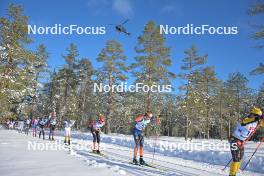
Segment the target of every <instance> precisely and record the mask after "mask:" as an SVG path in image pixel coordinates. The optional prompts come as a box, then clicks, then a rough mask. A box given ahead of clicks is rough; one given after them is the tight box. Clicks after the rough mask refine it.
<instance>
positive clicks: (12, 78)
mask: <svg viewBox="0 0 264 176" xmlns="http://www.w3.org/2000/svg"><path fill="white" fill-rule="evenodd" d="M27 24H28V17H27V16H25V15H24V14H23V8H22V7H21V6H16V5H14V4H11V5H10V6H9V8H8V9H7V16H6V17H5V16H4V17H1V18H0V50H1V58H0V59H1V60H0V76H1V79H0V90H1V93H0V98H1V99H0V102H1V105H2V104H3V105H6V106H5V107H6V108H7V109H6V110H7V111H9V112H10V111H13V112H14V113H16V114H17V115H19V114H21V113H23V112H24V110H25V105H26V104H27V102H28V101H27V100H29V99H32V97H33V96H34V90H33V89H32V88H31V87H30V84H31V83H32V82H34V81H35V80H34V72H35V70H34V67H32V66H33V65H34V62H35V59H36V56H35V54H34V53H33V52H32V51H29V50H28V49H26V45H27V44H29V43H30V42H31V39H30V37H29V36H28V33H27ZM29 101H31V100H29ZM7 102H8V103H7Z"/></svg>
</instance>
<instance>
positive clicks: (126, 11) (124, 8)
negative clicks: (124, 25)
mask: <svg viewBox="0 0 264 176" xmlns="http://www.w3.org/2000/svg"><path fill="white" fill-rule="evenodd" d="M112 8H113V10H114V11H116V12H117V13H119V14H121V15H122V16H124V17H131V16H133V15H134V10H133V6H132V4H131V2H130V0H113V4H112Z"/></svg>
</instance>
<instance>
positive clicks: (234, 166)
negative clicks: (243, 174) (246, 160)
mask: <svg viewBox="0 0 264 176" xmlns="http://www.w3.org/2000/svg"><path fill="white" fill-rule="evenodd" d="M242 148H243V147H242ZM242 148H241V147H240V146H239V145H238V140H237V139H233V140H232V141H231V154H232V158H233V162H232V163H231V165H230V170H229V176H235V175H236V173H237V171H238V169H239V167H240V161H241V159H242V158H241V157H243V155H241V154H242V153H243V149H242ZM241 149H242V150H241ZM241 152H242V153H241Z"/></svg>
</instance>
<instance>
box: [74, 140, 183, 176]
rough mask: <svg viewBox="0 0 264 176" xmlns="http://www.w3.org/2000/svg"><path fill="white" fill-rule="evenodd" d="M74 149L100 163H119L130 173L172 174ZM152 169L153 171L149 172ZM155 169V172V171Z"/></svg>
mask: <svg viewBox="0 0 264 176" xmlns="http://www.w3.org/2000/svg"><path fill="white" fill-rule="evenodd" d="M77 144H78V143H77ZM74 146H76V144H74V143H72V147H74ZM73 150H75V151H76V152H77V154H80V155H83V156H85V157H89V158H93V159H94V160H95V161H96V162H98V163H106V164H107V165H109V166H114V165H118V166H119V167H120V168H121V169H123V170H125V171H126V172H128V173H131V174H133V175H136V176H141V175H146V176H157V175H166V176H170V175H171V174H169V175H167V174H166V173H164V172H162V171H159V170H158V169H155V168H149V167H142V166H134V165H132V164H129V163H128V161H127V160H120V159H119V160H118V159H116V158H112V157H109V156H101V155H98V154H93V153H91V152H89V151H82V150H76V149H73ZM98 157H99V158H101V159H103V160H104V161H102V160H100V159H99V158H98ZM107 157H108V158H107ZM126 162H127V164H126ZM150 171H151V172H152V173H149V172H150ZM153 171H154V172H155V173H153ZM174 176H177V175H175V174H174ZM178 176H180V175H178Z"/></svg>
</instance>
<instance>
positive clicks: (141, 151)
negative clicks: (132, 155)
mask: <svg viewBox="0 0 264 176" xmlns="http://www.w3.org/2000/svg"><path fill="white" fill-rule="evenodd" d="M139 145H140V149H139V156H140V159H139V162H140V164H142V165H144V164H146V162H145V161H144V160H143V145H144V136H143V135H142V134H141V135H140V140H139Z"/></svg>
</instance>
